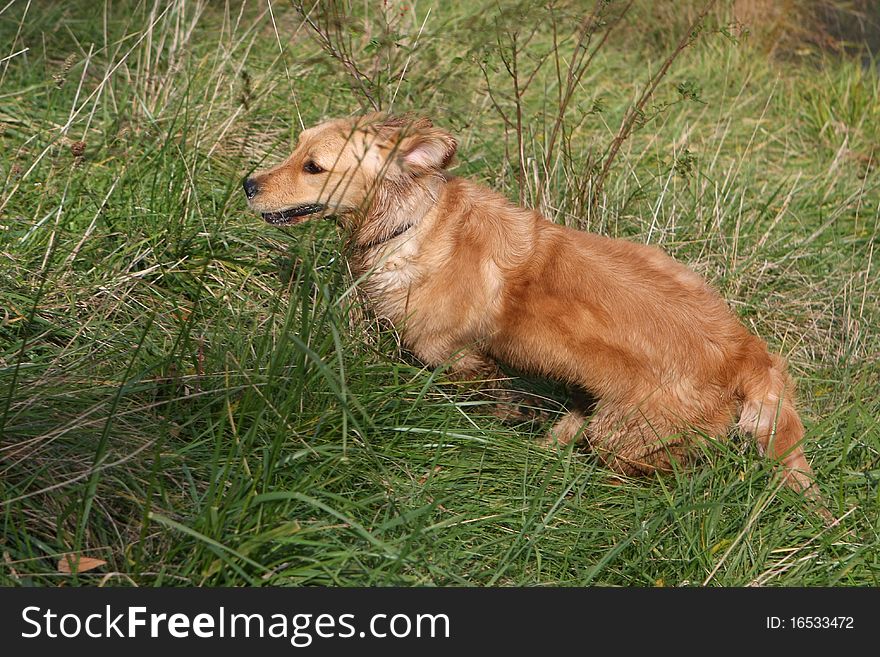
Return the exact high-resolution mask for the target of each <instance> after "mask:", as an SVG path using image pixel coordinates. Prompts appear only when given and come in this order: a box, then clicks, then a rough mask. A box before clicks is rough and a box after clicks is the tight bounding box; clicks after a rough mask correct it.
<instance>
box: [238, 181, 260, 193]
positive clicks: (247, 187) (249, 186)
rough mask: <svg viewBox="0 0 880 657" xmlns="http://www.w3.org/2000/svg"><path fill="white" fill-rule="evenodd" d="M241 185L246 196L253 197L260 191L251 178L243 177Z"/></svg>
mask: <svg viewBox="0 0 880 657" xmlns="http://www.w3.org/2000/svg"><path fill="white" fill-rule="evenodd" d="M241 186H242V187H244V194H245V196H247V197H248V198H253V197H254V196H256V195H257V192H259V191H260V186H259V185H258V184H257V181H256V180H254V179H253V178H245V179H244V182H243V183H242V184H241Z"/></svg>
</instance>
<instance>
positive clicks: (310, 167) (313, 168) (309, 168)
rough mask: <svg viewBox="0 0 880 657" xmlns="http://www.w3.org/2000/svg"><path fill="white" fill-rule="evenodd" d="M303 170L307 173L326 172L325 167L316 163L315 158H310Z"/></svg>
mask: <svg viewBox="0 0 880 657" xmlns="http://www.w3.org/2000/svg"><path fill="white" fill-rule="evenodd" d="M303 171H305V172H306V173H324V169H322V168H321V167H319V166H318V165H317V164H315V161H314V160H309V161H308V162H306V163H305V165H304V166H303Z"/></svg>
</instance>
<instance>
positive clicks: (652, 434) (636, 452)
mask: <svg viewBox="0 0 880 657" xmlns="http://www.w3.org/2000/svg"><path fill="white" fill-rule="evenodd" d="M585 434H586V438H587V441H588V442H589V444H590V447H591V448H592V449H593V451H594V452H595V453H596V455H597V456H598V457H599V459H600V460H601V461H602V462H603V463H604V464H605V465H606V466H608V467H609V468H610V469H612V470H614V471H615V472H619V473H621V474H624V475H628V476H640V475H649V474H651V473H653V472H657V471H660V472H670V471H671V470H672V469H673V467H674V464H684V463H686V462H687V461H688V459H689V457H690V454H691V451H692V443H691V436H688V435H686V434H685V433H684V432H682V431H681V430H680V429H678V428H676V427H675V426H673V425H672V424H671V423H669V422H667V421H664V420H662V419H660V420H658V419H654V418H651V419H649V418H648V417H647V416H646V415H645V414H644V413H643V412H642V411H640V410H639V409H625V408H620V407H618V406H616V405H614V404H607V405H601V404H600V406H599V408H598V409H597V410H596V412H595V413H594V414H593V417H592V418H591V420H590V423H589V425H588V426H587V428H586V430H585Z"/></svg>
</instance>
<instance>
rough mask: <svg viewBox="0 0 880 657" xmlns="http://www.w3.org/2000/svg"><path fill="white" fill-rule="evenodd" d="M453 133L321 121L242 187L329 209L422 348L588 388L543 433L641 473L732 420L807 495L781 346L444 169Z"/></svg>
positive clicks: (462, 369) (481, 368) (269, 202)
mask: <svg viewBox="0 0 880 657" xmlns="http://www.w3.org/2000/svg"><path fill="white" fill-rule="evenodd" d="M455 148H456V142H455V140H454V139H453V137H452V136H451V135H449V134H448V133H446V132H445V131H443V130H440V129H438V128H436V127H434V126H433V125H432V124H431V123H430V122H429V121H428V120H426V119H416V120H407V119H406V118H401V117H388V116H384V115H381V114H374V115H369V116H367V117H361V118H360V119H341V120H335V121H328V122H326V123H322V124H320V125H319V126H317V127H314V128H310V129H308V130H306V131H304V132H303V133H302V135H301V137H300V139H299V143H298V145H297V147H296V149H295V150H294V152H293V154H292V155H291V156H290V158H289V159H287V160H286V161H285V162H284V163H282V164H281V165H280V166H278V167H276V168H274V169H271V170H269V171H266V172H263V173H259V174H256V175H255V176H254V177H253V178H251V179H249V181H248V182H247V183H246V189H247V188H248V184H250V185H251V189H250V191H249V192H248V196H249V200H250V205H251V207H252V208H253V209H254V210H257V211H258V212H261V213H264V216H266V217H267V220H270V218H272V217H274V218H275V219H274V220H273V223H293V222H295V221H298V220H301V218H300V217H295V216H291V217H288V216H287V214H297V212H299V211H303V210H302V209H303V208H305V210H309V208H315V207H320V210H319V211H317V212H314V213H313V214H312V215H311V216H322V215H334V216H337V217H339V218H340V219H341V221H342V223H343V225H344V226H346V227H347V229H348V230H349V231H350V234H351V236H352V242H353V244H354V257H353V258H352V263H353V266H354V268H355V270H356V273H357V274H359V275H364V283H363V287H364V289H365V290H366V292H367V294H368V296H369V297H370V299H371V300H372V302H373V304H374V306H375V308H376V311H377V313H378V314H379V315H382V316H384V317H387V318H388V319H390V320H391V321H392V323H393V324H394V325H395V327H396V328H397V330H398V331H400V333H401V337H402V339H403V341H404V344H405V345H406V346H407V347H408V348H409V349H411V350H412V352H413V353H414V354H415V355H416V356H417V357H418V358H419V359H421V360H422V361H424V362H425V363H426V364H428V365H431V366H437V365H440V364H441V363H447V362H451V363H452V365H451V367H452V368H453V369H454V371H455V372H457V373H458V374H459V375H460V376H462V377H475V378H476V377H494V376H500V374H499V371H498V369H497V366H496V364H495V363H496V361H497V362H502V363H506V364H508V365H510V366H513V367H515V368H517V369H520V370H523V371H527V372H532V373H535V374H540V375H543V376H546V377H550V378H552V379H556V380H559V381H563V382H566V383H568V384H570V385H572V386H573V387H575V388H581V389H583V390H585V391H587V392H588V393H590V395H591V396H592V397H594V398H595V399H597V400H598V403H597V405H596V407H595V409H594V410H592V411H590V410H589V409H587V408H586V407H581V406H579V405H578V404H575V407H574V408H572V409H571V410H570V411H569V413H568V414H566V415H564V416H563V417H562V419H560V420H559V421H558V422H557V423H556V425H555V426H554V427H553V429H552V430H551V432H550V435H549V436H548V442H558V443H563V444H564V443H568V442H570V441H572V440H574V439H576V438H580V437H583V438H585V439H586V441H587V442H588V443H589V445H590V446H591V447H592V449H593V450H595V452H596V453H597V454H598V455H599V457H600V458H601V459H602V460H603V461H604V462H605V463H606V464H607V465H608V466H609V467H611V468H613V469H614V470H617V471H619V472H621V473H625V474H646V473H650V472H653V471H655V470H668V469H670V467H671V465H672V463H673V460H677V461H679V462H681V461H684V460H686V459H687V457H688V456H689V455H690V454H691V453H692V452H693V449H694V446H695V445H696V443H697V442H698V441H700V440H702V439H703V437H705V436H712V437H724V436H726V435H727V434H728V432H729V431H730V429H731V428H732V427H733V426H734V424H735V423H736V424H737V425H738V427H739V428H740V429H741V430H742V431H744V432H746V433H748V434H751V435H752V436H754V438H755V439H756V441H757V444H758V447H759V449H760V450H761V451H762V453H765V454H766V455H768V456H770V457H772V458H778V459H780V460H781V462H782V463H783V465H784V468H785V476H786V480H787V483H789V485H791V486H793V487H794V488H796V489H798V490H805V491H807V492H809V494H810V496H812V497H816V496H817V495H816V493H815V487H814V486H813V483H812V476H811V470H810V466H809V465H808V463H807V461H806V459H805V457H804V453H803V451H802V448H801V441H802V438H803V434H804V429H803V426H802V424H801V421H800V419H799V417H798V414H797V411H796V410H795V405H794V385H793V383H792V381H791V379H790V378H789V376H788V374H787V373H786V365H785V362H784V360H783V359H782V358H780V357H779V356H776V355H772V354H770V353H768V350H767V346H766V344H765V343H764V342H763V341H762V340H760V339H759V338H757V337H756V336H754V335H752V334H750V333H749V332H748V331H747V330H746V329H745V328H744V327H743V325H742V324H741V323H740V322H739V321H738V319H737V318H736V317H735V316H734V315H733V314H732V313H731V311H730V310H729V309H728V307H727V305H726V304H725V302H724V301H723V300H722V299H721V297H720V296H719V295H718V294H717V293H716V292H715V291H714V290H713V289H712V288H710V287H709V285H708V284H707V283H706V282H705V281H703V280H702V279H701V278H700V277H699V276H698V275H697V274H695V273H694V272H692V271H691V270H690V269H688V268H687V267H685V266H684V265H682V264H679V263H678V262H676V261H674V260H672V259H671V258H670V257H668V256H667V255H666V254H664V253H663V252H662V251H661V250H659V249H657V248H654V247H650V246H645V245H642V244H635V243H632V242H628V241H624V240H616V239H609V238H606V237H602V236H599V235H594V234H590V233H585V232H581V231H576V230H572V229H569V228H565V227H563V226H559V225H556V224H554V223H551V222H549V221H547V220H546V219H545V218H544V217H542V216H541V215H540V214H538V213H537V212H535V211H533V210H526V209H523V208H519V207H516V206H514V205H512V204H511V203H510V202H509V201H508V200H507V199H505V198H503V197H502V196H500V195H499V194H497V193H495V192H493V191H491V190H489V189H486V188H485V187H482V186H479V185H477V184H474V183H472V182H469V181H468V180H465V179H462V178H457V177H454V176H451V175H449V174H448V173H447V172H446V171H445V168H446V167H447V166H448V164H449V162H450V160H451V159H452V157H453V155H454V153H455ZM316 167H317V169H320V171H319V172H315V171H314V169H315V168H316ZM306 168H310V169H312V170H313V171H311V172H310V171H308V170H306ZM251 192H254V194H253V195H252V194H251ZM285 212H286V213H287V214H283V213H285ZM271 213H282V214H280V215H279V214H275V215H273V214H271Z"/></svg>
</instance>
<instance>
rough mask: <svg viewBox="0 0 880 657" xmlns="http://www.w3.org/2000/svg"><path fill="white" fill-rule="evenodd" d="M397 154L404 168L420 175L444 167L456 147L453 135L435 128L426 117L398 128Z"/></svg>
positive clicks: (446, 165) (449, 161)
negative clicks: (399, 137)
mask: <svg viewBox="0 0 880 657" xmlns="http://www.w3.org/2000/svg"><path fill="white" fill-rule="evenodd" d="M400 135H401V139H400V141H399V142H398V144H397V155H398V157H399V158H400V160H401V162H402V164H403V166H404V168H405V169H406V170H408V171H410V172H412V173H415V174H417V175H421V174H424V173H429V172H431V171H440V170H441V169H445V168H446V167H448V166H449V164H450V163H451V162H452V158H453V156H454V155H455V149H456V148H457V147H458V144H457V142H456V141H455V137H453V136H452V135H450V134H449V133H448V132H446V131H445V130H441V129H440V128H435V127H434V126H433V125H432V124H431V122H430V121H429V120H428V119H417V120H415V121H413V122H411V123H410V124H409V125H407V126H404V127H402V128H401V130H400Z"/></svg>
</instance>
